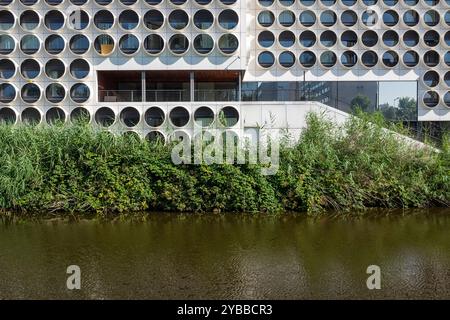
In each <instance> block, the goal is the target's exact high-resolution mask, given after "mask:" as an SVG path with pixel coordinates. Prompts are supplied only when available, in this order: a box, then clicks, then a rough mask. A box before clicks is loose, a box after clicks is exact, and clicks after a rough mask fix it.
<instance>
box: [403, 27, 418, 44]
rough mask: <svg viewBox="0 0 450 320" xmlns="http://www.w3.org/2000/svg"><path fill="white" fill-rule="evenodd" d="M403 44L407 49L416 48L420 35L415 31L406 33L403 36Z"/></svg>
mask: <svg viewBox="0 0 450 320" xmlns="http://www.w3.org/2000/svg"><path fill="white" fill-rule="evenodd" d="M403 42H404V44H405V45H406V46H407V47H415V46H416V45H417V44H418V43H419V34H418V33H417V32H416V31H414V30H409V31H406V32H405V33H404V34H403Z"/></svg>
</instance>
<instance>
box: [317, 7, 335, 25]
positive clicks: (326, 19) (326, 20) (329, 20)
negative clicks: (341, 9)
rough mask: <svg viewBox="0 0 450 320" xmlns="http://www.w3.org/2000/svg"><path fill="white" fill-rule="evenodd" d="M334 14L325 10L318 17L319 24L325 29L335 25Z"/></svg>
mask: <svg viewBox="0 0 450 320" xmlns="http://www.w3.org/2000/svg"><path fill="white" fill-rule="evenodd" d="M336 19H337V17H336V13H334V12H333V11H331V10H325V11H324V12H322V13H321V15H320V23H322V25H324V26H325V27H331V26H333V25H334V24H335V23H336Z"/></svg>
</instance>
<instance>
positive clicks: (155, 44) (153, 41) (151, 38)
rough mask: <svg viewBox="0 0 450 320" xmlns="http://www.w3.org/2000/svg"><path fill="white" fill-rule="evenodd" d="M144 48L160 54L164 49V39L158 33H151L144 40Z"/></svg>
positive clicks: (150, 52) (151, 52)
mask: <svg viewBox="0 0 450 320" xmlns="http://www.w3.org/2000/svg"><path fill="white" fill-rule="evenodd" d="M144 48H145V51H147V52H148V53H149V54H159V53H161V52H162V51H163V50H164V40H163V38H162V37H161V36H160V35H158V34H150V35H148V36H147V37H146V38H145V40H144Z"/></svg>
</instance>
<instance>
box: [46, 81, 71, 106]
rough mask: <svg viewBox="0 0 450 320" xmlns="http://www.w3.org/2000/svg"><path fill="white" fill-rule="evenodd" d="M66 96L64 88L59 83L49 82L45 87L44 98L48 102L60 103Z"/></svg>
mask: <svg viewBox="0 0 450 320" xmlns="http://www.w3.org/2000/svg"><path fill="white" fill-rule="evenodd" d="M65 96H66V90H65V89H64V87H63V86H62V85H61V84H59V83H51V84H49V85H48V86H47V89H45V98H46V99H47V101H48V102H50V103H60V102H61V101H63V100H64V97H65Z"/></svg>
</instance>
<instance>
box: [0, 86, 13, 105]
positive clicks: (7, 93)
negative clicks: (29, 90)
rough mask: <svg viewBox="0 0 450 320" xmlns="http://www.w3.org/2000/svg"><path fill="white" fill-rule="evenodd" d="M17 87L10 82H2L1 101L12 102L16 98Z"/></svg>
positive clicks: (0, 87) (0, 89)
mask: <svg viewBox="0 0 450 320" xmlns="http://www.w3.org/2000/svg"><path fill="white" fill-rule="evenodd" d="M16 94H17V93H16V89H15V88H14V86H13V85H11V84H9V83H5V82H3V83H0V102H1V103H10V102H12V101H13V100H14V99H15V98H16Z"/></svg>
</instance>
